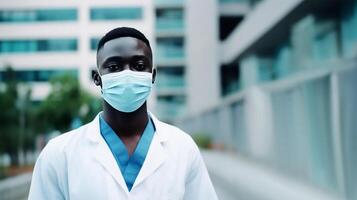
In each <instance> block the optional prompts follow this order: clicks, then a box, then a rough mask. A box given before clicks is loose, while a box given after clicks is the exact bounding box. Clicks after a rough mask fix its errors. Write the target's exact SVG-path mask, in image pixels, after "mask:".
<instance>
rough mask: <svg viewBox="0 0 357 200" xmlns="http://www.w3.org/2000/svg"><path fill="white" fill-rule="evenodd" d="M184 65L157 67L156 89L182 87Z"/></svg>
mask: <svg viewBox="0 0 357 200" xmlns="http://www.w3.org/2000/svg"><path fill="white" fill-rule="evenodd" d="M184 85H185V80H184V67H158V68H157V77H156V86H157V88H158V89H166V88H183V87H184Z"/></svg>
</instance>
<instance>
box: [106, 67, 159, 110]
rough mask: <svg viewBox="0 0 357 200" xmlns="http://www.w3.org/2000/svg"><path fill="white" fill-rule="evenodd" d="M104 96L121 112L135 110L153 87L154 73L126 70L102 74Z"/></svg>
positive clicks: (143, 101)
mask: <svg viewBox="0 0 357 200" xmlns="http://www.w3.org/2000/svg"><path fill="white" fill-rule="evenodd" d="M101 78H102V97H103V99H104V100H105V101H106V102H107V103H108V104H110V105H111V106H112V107H113V108H115V109H116V110H118V111H121V112H126V113H129V112H133V111H135V110H137V109H138V108H140V106H142V105H143V104H144V103H145V101H146V99H147V98H148V96H149V94H150V91H151V87H152V74H151V73H149V72H135V71H132V70H124V71H120V72H114V73H109V74H105V75H102V76H101Z"/></svg>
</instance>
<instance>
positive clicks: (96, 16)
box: [90, 7, 143, 20]
mask: <svg viewBox="0 0 357 200" xmlns="http://www.w3.org/2000/svg"><path fill="white" fill-rule="evenodd" d="M142 15H143V10H142V8H140V7H127V8H123V7H121V8H92V9H91V10H90V19H91V20H120V19H142V17H143V16H142Z"/></svg>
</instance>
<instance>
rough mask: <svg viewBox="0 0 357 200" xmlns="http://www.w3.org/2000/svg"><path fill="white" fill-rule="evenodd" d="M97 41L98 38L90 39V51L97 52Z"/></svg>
mask: <svg viewBox="0 0 357 200" xmlns="http://www.w3.org/2000/svg"><path fill="white" fill-rule="evenodd" d="M99 40H100V39H99V38H91V39H90V49H91V50H92V51H95V50H97V47H98V42H99Z"/></svg>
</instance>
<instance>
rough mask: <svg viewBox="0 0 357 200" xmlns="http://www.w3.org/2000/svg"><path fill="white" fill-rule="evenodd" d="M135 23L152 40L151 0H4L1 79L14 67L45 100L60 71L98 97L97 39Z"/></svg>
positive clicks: (0, 7) (0, 6) (0, 18)
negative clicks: (9, 68)
mask: <svg viewBox="0 0 357 200" xmlns="http://www.w3.org/2000/svg"><path fill="white" fill-rule="evenodd" d="M120 26H132V27H134V28H137V29H139V30H141V31H142V32H144V33H145V35H146V36H147V37H148V38H149V40H150V41H151V40H152V39H153V32H152V27H153V8H152V2H151V1H140V0H134V1H115V0H104V1H90V0H85V1H59V2H52V1H51V2H49V1H46V0H39V1H24V0H14V1H2V2H1V3H0V69H1V72H0V80H1V79H2V78H4V76H3V73H4V69H5V68H6V67H7V66H11V67H12V68H13V69H14V70H15V73H16V77H17V79H18V80H19V81H21V82H23V83H25V84H26V85H28V86H30V87H31V89H32V100H34V101H41V100H42V99H44V98H45V97H46V96H47V94H48V92H49V90H50V85H49V83H48V81H49V80H50V79H51V78H52V77H53V76H56V75H58V74H63V73H69V74H72V75H74V76H76V77H78V79H79V81H80V84H81V86H82V87H83V88H84V89H86V90H88V91H90V92H91V93H93V94H96V95H98V96H99V94H100V89H99V88H98V87H96V86H95V85H94V84H93V81H92V73H93V70H95V69H96V47H97V42H98V40H99V38H100V37H101V36H103V35H104V34H105V33H106V32H108V31H109V30H111V29H113V28H115V27H120Z"/></svg>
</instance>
